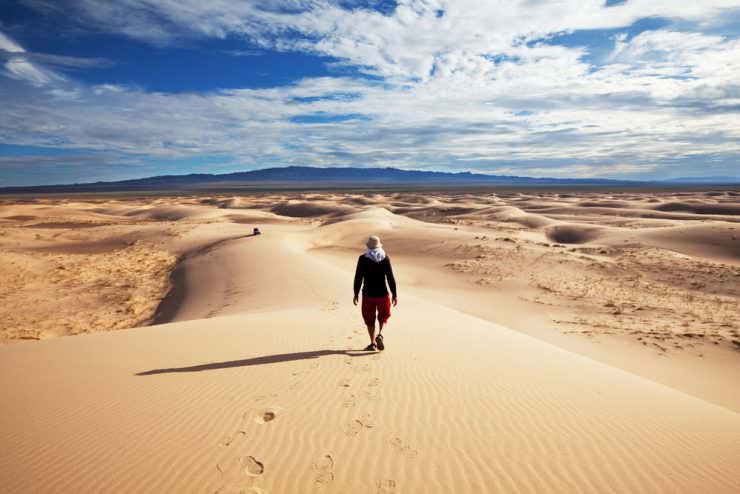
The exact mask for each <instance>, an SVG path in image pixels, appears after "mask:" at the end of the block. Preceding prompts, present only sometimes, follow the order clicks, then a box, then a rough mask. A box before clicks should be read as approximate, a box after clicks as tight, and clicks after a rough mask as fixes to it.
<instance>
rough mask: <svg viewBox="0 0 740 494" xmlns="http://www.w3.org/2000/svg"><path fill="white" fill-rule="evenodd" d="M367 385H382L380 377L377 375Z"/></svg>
mask: <svg viewBox="0 0 740 494" xmlns="http://www.w3.org/2000/svg"><path fill="white" fill-rule="evenodd" d="M367 385H368V387H374V386H380V378H379V377H376V378H375V379H371V380H370V382H369V383H367Z"/></svg>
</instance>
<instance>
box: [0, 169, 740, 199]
mask: <svg viewBox="0 0 740 494" xmlns="http://www.w3.org/2000/svg"><path fill="white" fill-rule="evenodd" d="M692 183H696V184H709V183H712V184H728V183H740V180H739V179H737V178H731V177H709V178H696V179H690V178H677V179H672V180H668V181H663V182H657V181H656V182H640V181H631V180H611V179H597V178H533V177H518V176H513V175H486V174H481V173H470V172H460V173H450V172H433V171H420V170H400V169H398V168H318V167H311V166H289V167H284V168H264V169H261V170H253V171H247V172H236V173H226V174H220V175H214V174H208V173H197V174H190V175H161V176H156V177H148V178H139V179H134V180H121V181H117V182H94V183H81V184H65V185H40V186H29V187H4V188H0V192H1V193H6V194H7V193H64V192H125V191H159V190H162V191H166V190H208V189H210V190H218V189H236V188H269V187H287V188H301V187H303V186H315V187H316V186H318V187H320V186H326V187H352V188H362V187H366V186H388V187H392V186H394V185H404V186H476V185H477V186H496V185H502V186H543V185H550V186H557V185H564V186H568V185H570V186H587V185H592V186H593V185H603V186H644V185H660V184H692Z"/></svg>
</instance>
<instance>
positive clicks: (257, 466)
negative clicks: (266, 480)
mask: <svg viewBox="0 0 740 494" xmlns="http://www.w3.org/2000/svg"><path fill="white" fill-rule="evenodd" d="M241 462H242V465H243V466H244V473H246V474H247V475H249V476H250V477H259V476H260V475H262V474H263V473H264V471H265V466H264V465H263V464H262V462H261V461H259V460H258V459H256V458H255V457H254V456H245V457H244V458H242V460H241Z"/></svg>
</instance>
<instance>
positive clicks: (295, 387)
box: [288, 381, 303, 390]
mask: <svg viewBox="0 0 740 494" xmlns="http://www.w3.org/2000/svg"><path fill="white" fill-rule="evenodd" d="M302 385H303V382H302V381H296V382H294V383H293V384H291V385H290V386H289V387H288V389H290V390H294V389H299V388H300V387H301V386H302Z"/></svg>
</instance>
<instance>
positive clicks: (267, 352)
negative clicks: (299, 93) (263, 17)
mask: <svg viewBox="0 0 740 494" xmlns="http://www.w3.org/2000/svg"><path fill="white" fill-rule="evenodd" d="M676 203H682V204H683V203H686V204H690V205H692V208H693V209H691V210H689V209H682V210H675V211H674V210H670V211H669V210H658V209H656V207H659V206H661V205H666V204H667V205H668V206H666V207H668V208H669V209H670V208H673V207H674V206H671V205H672V204H676ZM707 204H709V205H715V206H717V207H716V208H713V209H712V208H710V209H712V212H711V213H708V214H704V213H700V212H698V211H699V209H696V207H695V206H697V205H700V206H701V205H707ZM733 204H735V205H736V196H735V195H733V194H731V193H730V191H717V192H712V191H710V192H708V193H695V192H694V193H691V194H687V195H683V194H680V193H677V192H675V191H674V192H665V193H654V194H653V193H651V194H646V193H613V194H612V193H601V194H595V193H594V194H592V193H573V194H569V193H554V192H553V193H540V194H535V193H530V192H501V193H496V194H486V193H481V194H468V193H438V194H424V195H421V194H416V193H392V192H391V193H387V194H344V193H325V194H324V193H317V194H297V193H296V194H292V193H260V194H256V195H254V196H239V197H235V196H213V197H211V196H209V197H201V196H192V197H154V198H151V197H150V198H138V197H131V198H99V199H96V198H90V199H74V200H60V199H43V200H41V199H38V200H32V201H24V202H21V201H7V200H6V201H4V202H3V203H2V204H0V229H1V231H2V236H0V247H1V248H2V249H1V250H0V273H2V274H3V275H4V276H3V284H2V285H0V302H1V303H0V315H1V316H2V318H3V320H4V321H5V323H4V326H3V327H2V328H0V329H2V337H3V339H4V340H5V341H8V342H15V343H14V344H8V345H2V346H0V376H2V377H3V379H2V382H3V384H2V391H3V401H2V404H0V410H1V413H0V444H2V447H0V482H2V486H3V489H2V490H3V492H9V493H15V492H19V493H20V492H23V493H25V492H156V493H159V492H252V493H259V492H271V493H276V492H301V493H302V492H316V493H319V492H323V493H330V492H336V493H344V492H360V493H362V492H368V493H398V494H400V493H407V492H708V493H709V492H711V493H725V492H727V493H731V492H732V493H734V492H738V491H740V473H739V472H740V450H739V449H738V444H740V414H738V412H739V411H740V393H738V388H737V382H736V381H737V379H736V376H737V375H738V374H737V373H738V372H740V361H739V360H738V359H737V355H738V353H737V352H738V350H737V349H735V346H738V347H740V333H739V332H738V331H740V327H739V325H738V316H737V310H736V309H737V305H738V301H739V300H740V249H738V245H739V244H738V239H737V230H736V225H737V220H738V218H737V215H736V214H735V213H733V211H734V209H733ZM617 210H618V211H620V216H619V217H616V216H615V213H614V211H617ZM578 211H580V214H579V213H578ZM650 211H652V213H654V214H656V215H676V216H675V217H673V218H666V217H662V218H658V217H657V216H656V217H645V216H644V215H645V214H652V213H650ZM706 211H709V210H706ZM646 212H648V213H646ZM254 226H259V227H260V228H261V229H262V230H263V234H262V235H260V236H252V235H251V229H252V227H254ZM368 233H378V234H380V235H381V236H382V238H383V240H384V242H385V243H386V246H387V248H388V252H389V254H390V256H391V258H392V260H393V262H394V270H395V272H396V275H397V277H398V280H399V283H400V287H401V288H400V290H401V291H400V304H399V306H398V307H397V308H396V309H395V311H394V315H393V316H392V318H391V323H390V326H389V328H388V333H387V340H386V341H387V344H388V349H387V350H386V351H385V352H384V353H382V354H369V353H366V352H362V351H359V350H358V349H360V348H362V347H364V346H365V345H366V341H365V340H366V338H367V337H366V335H365V333H364V328H363V325H362V321H361V319H360V317H359V314H358V310H357V309H356V308H355V307H353V306H352V305H351V296H352V295H351V289H350V285H351V281H352V275H353V269H354V263H355V261H356V257H357V255H358V254H359V252H360V251H361V249H362V241H363V239H364V237H365V236H366V235H367V234H368ZM160 301H161V303H160ZM151 322H156V323H166V322H171V323H170V324H157V325H154V326H147V327H141V328H137V329H125V328H130V327H132V326H141V325H147V324H149V323H151ZM113 329H116V330H117V331H114V332H105V331H109V330H113ZM84 333H96V334H84ZM73 334H79V335H78V336H73V337H65V338H54V336H62V335H73ZM23 339H41V340H43V341H21V340H23ZM733 341H737V342H739V343H733Z"/></svg>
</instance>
